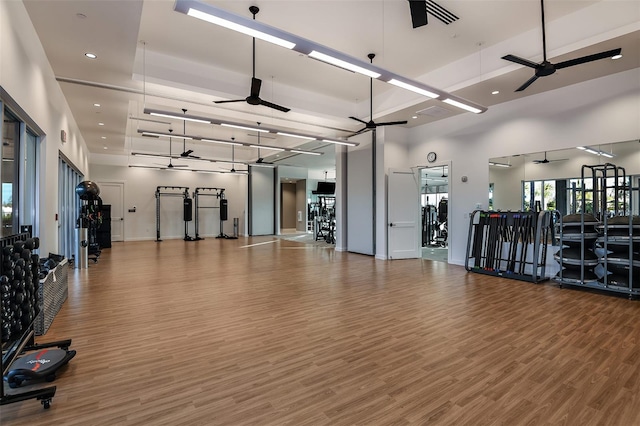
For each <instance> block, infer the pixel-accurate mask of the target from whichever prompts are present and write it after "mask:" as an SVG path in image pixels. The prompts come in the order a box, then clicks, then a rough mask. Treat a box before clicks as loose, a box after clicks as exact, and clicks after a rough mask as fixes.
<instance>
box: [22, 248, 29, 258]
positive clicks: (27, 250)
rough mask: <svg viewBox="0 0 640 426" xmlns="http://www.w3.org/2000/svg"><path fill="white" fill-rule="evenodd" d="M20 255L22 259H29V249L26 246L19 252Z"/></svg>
mask: <svg viewBox="0 0 640 426" xmlns="http://www.w3.org/2000/svg"><path fill="white" fill-rule="evenodd" d="M20 257H22V258H23V259H24V260H31V250H29V249H28V248H25V249H23V250H22V251H21V252H20Z"/></svg>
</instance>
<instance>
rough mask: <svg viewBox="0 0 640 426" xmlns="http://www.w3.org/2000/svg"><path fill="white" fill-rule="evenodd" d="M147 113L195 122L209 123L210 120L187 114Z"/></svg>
mask: <svg viewBox="0 0 640 426" xmlns="http://www.w3.org/2000/svg"><path fill="white" fill-rule="evenodd" d="M149 115H155V116H156V117H166V118H175V119H178V120H185V121H194V122H196V123H204V124H211V120H204V119H202V118H193V117H189V116H181V115H177V114H176V115H174V114H166V113H162V112H150V113H149Z"/></svg>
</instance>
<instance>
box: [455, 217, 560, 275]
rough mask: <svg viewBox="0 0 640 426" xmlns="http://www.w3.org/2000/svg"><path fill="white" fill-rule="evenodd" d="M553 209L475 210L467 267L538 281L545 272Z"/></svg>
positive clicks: (468, 239)
mask: <svg viewBox="0 0 640 426" xmlns="http://www.w3.org/2000/svg"><path fill="white" fill-rule="evenodd" d="M552 232H553V227H552V212H550V211H543V212H539V213H538V212H533V211H529V212H491V211H482V210H475V211H474V212H473V213H471V215H470V217H469V234H468V238H467V256H466V259H465V264H464V266H465V269H466V270H467V271H469V272H476V273H480V274H485V275H493V276H499V277H505V278H512V279H516V280H521V281H528V282H533V283H537V282H540V281H544V280H546V279H548V278H547V277H546V276H545V272H546V271H545V269H546V259H547V248H548V245H549V242H550V240H551V238H550V236H551V234H552Z"/></svg>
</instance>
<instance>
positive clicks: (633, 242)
mask: <svg viewBox="0 0 640 426" xmlns="http://www.w3.org/2000/svg"><path fill="white" fill-rule="evenodd" d="M587 180H590V182H592V188H591V189H587V188H586V182H587ZM580 186H581V187H580V188H578V189H577V190H576V189H575V188H574V190H573V191H572V192H573V194H574V196H573V199H574V202H573V206H574V210H575V209H576V208H577V206H578V203H579V205H580V213H575V212H574V214H572V215H568V216H565V217H562V218H561V220H560V221H559V223H558V232H557V238H558V241H559V243H560V249H559V250H558V252H557V253H556V254H555V256H554V257H555V259H556V261H558V263H560V271H559V272H558V274H557V275H556V276H555V277H554V281H556V282H557V283H558V284H559V285H560V287H562V286H563V285H569V286H577V287H588V288H594V289H598V290H603V291H607V292H614V293H624V294H627V295H628V296H629V298H633V297H634V296H638V295H640V254H639V253H640V216H638V210H639V209H638V206H639V205H640V202H639V201H640V185H639V186H636V187H634V186H633V182H632V179H631V178H630V177H628V176H627V175H626V171H625V169H624V168H622V167H618V166H616V165H614V164H611V163H605V164H599V165H593V166H589V165H583V166H582V172H581V182H580ZM589 196H590V197H589ZM589 198H591V200H592V207H591V209H589V208H588V206H587V201H588V199H589Z"/></svg>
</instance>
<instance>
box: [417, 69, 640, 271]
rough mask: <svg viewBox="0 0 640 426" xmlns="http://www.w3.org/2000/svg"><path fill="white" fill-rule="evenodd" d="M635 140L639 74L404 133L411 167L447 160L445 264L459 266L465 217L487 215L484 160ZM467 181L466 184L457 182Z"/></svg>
mask: <svg viewBox="0 0 640 426" xmlns="http://www.w3.org/2000/svg"><path fill="white" fill-rule="evenodd" d="M639 137H640V69H635V70H631V71H626V72H622V73H618V74H615V75H611V76H608V77H603V78H599V79H595V80H590V81H587V82H584V83H580V84H576V85H573V86H569V87H565V88H562V89H558V90H554V91H551V92H545V93H541V94H538V95H532V96H528V97H524V98H522V99H520V100H516V101H512V102H507V103H504V104H500V105H496V106H494V107H491V108H490V109H489V111H488V112H486V113H484V114H481V115H474V114H462V115H459V116H456V117H452V118H449V119H446V120H441V121H438V122H435V123H432V124H429V125H425V126H420V127H417V128H414V129H411V132H410V141H411V146H410V150H409V158H411V159H412V160H410V162H409V163H408V164H407V165H408V166H414V165H417V164H412V162H413V161H417V160H414V159H419V158H425V156H426V154H427V153H428V152H429V151H435V152H436V153H437V154H438V158H439V159H442V160H447V161H448V160H450V161H451V164H452V167H451V169H450V171H449V177H450V204H449V209H450V213H449V214H450V220H451V223H450V226H449V233H450V245H449V249H450V250H451V261H452V262H453V263H456V264H464V259H465V256H466V239H467V231H468V227H469V226H468V213H469V212H471V211H473V210H474V209H475V206H476V203H479V204H481V205H482V207H483V208H484V209H486V208H487V191H488V185H489V167H488V160H489V158H493V157H501V156H507V155H514V154H522V153H531V152H540V151H544V150H554V149H562V148H571V147H575V146H580V145H599V144H603V143H612V142H619V141H625V140H631V139H638V138H639ZM463 175H466V176H468V181H467V182H466V183H462V182H461V177H462V176H463Z"/></svg>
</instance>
